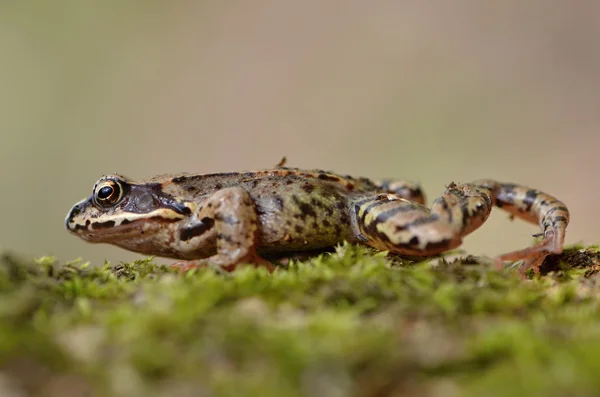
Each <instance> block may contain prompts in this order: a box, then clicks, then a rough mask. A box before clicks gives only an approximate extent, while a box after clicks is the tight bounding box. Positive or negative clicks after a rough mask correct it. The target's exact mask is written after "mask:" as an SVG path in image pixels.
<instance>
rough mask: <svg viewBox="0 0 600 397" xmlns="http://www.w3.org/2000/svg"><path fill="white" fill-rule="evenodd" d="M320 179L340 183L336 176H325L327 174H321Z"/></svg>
mask: <svg viewBox="0 0 600 397" xmlns="http://www.w3.org/2000/svg"><path fill="white" fill-rule="evenodd" d="M319 179H321V180H323V181H331V182H339V181H340V178H339V177H337V176H335V175H329V174H325V173H321V174H319Z"/></svg>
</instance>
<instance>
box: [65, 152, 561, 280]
mask: <svg viewBox="0 0 600 397" xmlns="http://www.w3.org/2000/svg"><path fill="white" fill-rule="evenodd" d="M425 201H426V199H425V193H424V192H423V189H422V188H421V185H420V184H419V183H418V182H415V181H410V180H395V179H381V180H372V179H369V178H365V177H352V176H350V175H341V174H336V173H334V172H330V171H324V170H321V169H310V170H305V169H299V168H291V167H286V166H285V160H283V161H282V162H280V163H279V164H277V166H275V167H273V168H267V169H260V170H255V171H240V172H225V173H213V174H189V173H181V174H164V175H158V176H155V177H151V178H149V179H145V180H137V181H136V180H130V179H128V178H126V177H124V176H122V175H119V174H111V175H105V176H103V177H102V178H100V179H99V180H98V181H97V182H96V183H95V184H94V186H93V189H92V194H91V196H90V197H88V198H86V199H83V200H81V201H79V202H78V203H76V204H75V205H74V206H73V207H72V208H71V210H70V211H69V212H68V214H67V216H66V219H65V225H66V228H67V229H68V231H70V232H71V233H73V234H75V235H76V236H78V237H80V238H82V239H83V240H86V241H88V242H91V243H108V244H113V245H116V246H119V247H121V248H124V249H127V250H130V251H134V252H137V253H141V254H145V255H152V256H159V257H166V258H174V259H176V260H178V261H177V262H175V263H174V264H173V266H175V267H177V268H179V269H182V270H190V269H194V268H198V267H204V266H212V267H214V268H217V269H221V270H225V271H232V270H234V269H235V268H236V267H237V266H238V265H241V264H250V265H254V266H264V267H265V268H267V269H268V270H269V271H272V270H274V269H275V266H274V265H273V263H272V262H271V261H269V260H267V259H265V258H266V257H268V256H269V255H273V254H285V253H291V252H303V251H311V250H319V249H324V248H328V247H333V246H336V245H338V244H340V243H342V242H345V241H346V242H349V243H352V244H362V245H366V246H370V247H372V248H375V249H377V250H381V251H387V252H388V253H391V254H397V255H401V256H410V257H431V256H436V255H441V254H443V253H445V252H448V251H451V250H453V249H455V248H457V247H459V246H460V245H461V244H462V241H463V239H464V237H465V236H467V235H468V234H470V233H472V232H473V231H475V230H476V229H478V228H479V227H480V226H481V225H482V224H483V223H484V222H485V221H486V220H487V219H488V217H489V215H490V213H491V210H492V208H493V207H498V208H501V209H502V210H504V211H506V212H507V213H508V214H510V216H511V217H515V218H519V219H522V220H524V221H526V222H529V223H533V224H537V225H538V226H539V227H540V229H541V231H540V233H539V234H537V235H536V236H537V237H539V238H540V239H539V241H537V242H536V243H535V244H533V245H530V246H528V247H526V248H523V249H520V250H516V251H512V252H509V253H506V254H503V255H499V256H497V257H496V258H495V259H494V260H493V263H494V264H495V265H496V267H497V268H498V269H501V268H503V267H505V262H509V261H510V262H517V261H521V263H520V265H518V269H519V272H520V273H521V275H524V274H525V272H526V271H527V270H529V269H533V271H534V272H535V273H539V266H540V265H541V264H542V262H543V261H544V259H545V258H546V257H547V256H548V255H552V254H560V253H561V252H562V251H563V246H564V240H565V233H566V228H567V225H568V223H569V219H570V216H569V210H568V209H567V206H566V205H565V204H564V203H563V202H561V201H560V200H558V199H557V198H555V197H554V196H552V195H550V194H547V193H544V192H542V191H540V190H537V189H532V188H529V187H526V186H523V185H519V184H514V183H503V182H497V181H495V180H492V179H480V180H475V181H473V182H468V183H454V182H451V183H449V184H448V185H447V186H446V189H445V191H444V192H443V193H442V194H441V195H440V196H439V197H437V198H436V199H434V200H433V202H432V204H431V206H429V207H428V206H426V205H425Z"/></svg>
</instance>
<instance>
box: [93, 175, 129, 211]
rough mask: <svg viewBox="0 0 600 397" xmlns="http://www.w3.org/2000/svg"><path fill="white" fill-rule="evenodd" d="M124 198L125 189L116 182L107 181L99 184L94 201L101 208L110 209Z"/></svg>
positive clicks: (95, 190)
mask: <svg viewBox="0 0 600 397" xmlns="http://www.w3.org/2000/svg"><path fill="white" fill-rule="evenodd" d="M122 198H123V187H122V186H121V183H119V182H118V181H115V180H106V181H103V182H101V183H99V184H98V185H97V186H96V188H95V189H94V201H95V202H96V204H97V205H99V206H100V207H110V206H113V205H115V204H117V203H118V202H119V201H121V199H122Z"/></svg>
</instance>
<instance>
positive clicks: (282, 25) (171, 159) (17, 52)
mask: <svg viewBox="0 0 600 397" xmlns="http://www.w3.org/2000/svg"><path fill="white" fill-rule="evenodd" d="M599 39H600V2H596V1H593V0H589V1H583V0H582V1H558V0H531V1H528V2H523V1H516V0H505V1H502V2H500V1H498V2H481V1H476V0H457V1H453V2H446V1H443V0H439V1H376V2H367V1H353V0H347V1H315V0H309V1H297V2H283V1H275V0H270V1H269V0H265V1H252V2H249V1H229V2H203V1H196V2H193V1H182V0H180V1H171V2H163V1H158V0H155V1H138V2H118V1H105V2H88V1H79V0H72V1H63V0H59V1H54V2H41V1H39V2H38V1H22V2H10V1H6V2H2V3H1V5H0V49H1V50H2V51H1V54H2V60H1V62H0V89H1V94H0V101H1V102H0V114H1V117H0V154H1V157H0V175H1V185H0V186H1V193H2V206H1V211H2V212H1V214H0V215H1V219H2V221H1V226H0V245H1V246H2V247H3V248H10V249H14V250H18V251H21V252H24V253H27V254H33V255H38V256H39V255H44V254H54V255H59V256H60V257H61V259H64V260H67V259H74V258H76V257H78V256H82V257H84V258H85V259H90V260H92V261H93V262H94V263H101V261H102V260H104V258H107V259H109V260H113V261H118V260H122V259H129V258H134V257H137V256H135V255H133V254H124V251H122V250H119V249H118V248H113V247H109V246H100V245H98V246H93V245H89V244H87V243H85V242H83V241H80V240H78V239H77V238H75V237H73V236H71V235H69V234H68V233H67V232H66V230H65V229H64V226H63V219H64V216H65V215H66V213H67V211H68V209H69V208H70V207H71V205H72V204H73V203H74V202H75V201H77V200H79V199H81V198H83V197H84V196H87V195H89V194H90V192H91V187H92V185H93V183H94V181H95V180H96V179H97V178H99V177H100V176H101V175H102V174H105V173H112V172H119V173H122V174H124V175H127V176H130V177H145V176H151V175H154V174H158V173H165V172H178V171H188V172H202V173H205V172H218V171H230V170H238V169H253V168H261V167H270V166H273V165H275V164H276V163H277V162H278V161H279V159H280V158H281V157H282V156H283V155H286V156H287V157H288V161H289V163H288V164H289V165H291V166H298V167H303V168H325V169H331V170H335V171H339V172H343V173H351V174H356V175H363V176H369V177H381V176H386V177H402V178H410V179H417V180H420V181H421V182H422V183H423V184H424V186H425V188H426V190H427V192H428V196H429V201H431V199H433V197H434V196H435V195H437V194H439V193H440V192H441V191H442V190H443V188H444V185H445V184H447V183H449V182H450V181H456V182H460V181H463V182H466V181H469V180H471V179H474V178H481V177H489V178H496V179H499V180H503V181H513V182H517V183H523V184H526V185H530V186H532V187H536V188H539V189H542V190H546V191H548V192H551V193H554V194H555V195H557V196H559V198H561V199H562V200H564V201H565V202H566V203H567V204H568V205H569V206H570V209H571V211H572V224H571V226H570V229H569V233H568V242H569V243H574V242H581V241H583V242H585V243H598V242H600V228H599V227H598V226H597V225H596V222H597V220H598V208H597V205H598V204H597V203H596V201H597V200H596V195H597V194H598V193H600V186H599V184H598V171H599V169H600V168H599V167H600V166H599V165H598V162H597V154H598V149H599V146H598V145H599V143H600V135H599V134H598V132H597V129H598V126H599V125H600V91H599V88H600V45H599V44H598V43H599V41H600V40H599ZM536 231H537V229H536V228H535V227H532V226H529V225H524V224H522V223H520V222H512V223H511V222H509V221H508V220H507V216H506V215H505V214H503V213H501V212H499V211H498V212H496V213H495V214H493V216H492V218H491V220H490V221H489V222H488V223H487V224H486V225H484V226H483V227H482V229H481V230H479V231H477V232H476V233H475V234H473V235H472V236H470V237H469V238H467V242H466V243H465V245H464V248H466V249H467V250H469V251H470V252H471V253H473V254H482V253H484V254H498V253H501V252H503V251H507V250H511V249H516V248H520V247H523V246H524V245H526V244H529V243H530V242H531V234H532V233H535V232H536Z"/></svg>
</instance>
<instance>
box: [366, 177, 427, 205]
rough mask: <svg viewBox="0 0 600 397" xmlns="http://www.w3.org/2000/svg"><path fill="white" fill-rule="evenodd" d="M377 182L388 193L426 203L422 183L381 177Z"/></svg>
mask: <svg viewBox="0 0 600 397" xmlns="http://www.w3.org/2000/svg"><path fill="white" fill-rule="evenodd" d="M375 184H376V185H377V186H378V187H379V188H381V189H382V190H384V191H386V192H388V193H391V194H395V195H397V196H399V197H401V198H403V199H406V200H410V201H414V202H416V203H419V204H425V193H423V189H421V185H419V183H417V182H413V181H398V180H390V179H381V180H378V181H375Z"/></svg>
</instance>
